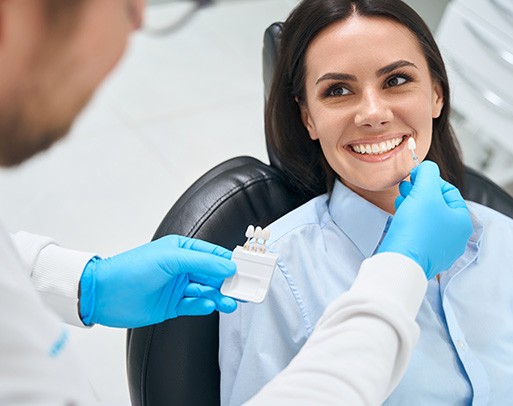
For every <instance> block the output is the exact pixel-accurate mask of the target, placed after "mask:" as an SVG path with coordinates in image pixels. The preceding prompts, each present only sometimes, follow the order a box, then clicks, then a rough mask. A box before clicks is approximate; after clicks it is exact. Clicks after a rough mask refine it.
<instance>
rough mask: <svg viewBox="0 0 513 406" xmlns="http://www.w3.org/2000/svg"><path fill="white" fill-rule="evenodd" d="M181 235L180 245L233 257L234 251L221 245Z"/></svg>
mask: <svg viewBox="0 0 513 406" xmlns="http://www.w3.org/2000/svg"><path fill="white" fill-rule="evenodd" d="M177 237H179V247H180V248H183V249H187V250H191V251H198V252H204V253H206V254H212V255H216V256H218V257H222V258H226V259H232V252H231V251H230V250H227V249H226V248H223V247H221V246H219V245H216V244H212V243H210V242H207V241H203V240H198V239H196V238H187V237H183V236H177Z"/></svg>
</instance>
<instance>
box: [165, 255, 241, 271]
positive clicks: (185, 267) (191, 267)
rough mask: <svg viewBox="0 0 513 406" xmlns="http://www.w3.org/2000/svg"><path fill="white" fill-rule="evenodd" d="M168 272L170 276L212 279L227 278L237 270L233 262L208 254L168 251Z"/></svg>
mask: <svg viewBox="0 0 513 406" xmlns="http://www.w3.org/2000/svg"><path fill="white" fill-rule="evenodd" d="M167 262H168V266H169V270H168V272H169V273H170V274H172V275H176V274H177V273H182V274H183V273H187V274H196V275H205V276H209V277H214V278H228V277H229V276H232V275H233V274H234V273H235V271H236V270H237V266H236V265H235V262H232V261H230V260H228V259H225V258H221V257H218V256H215V255H212V254H210V253H205V252H198V251H191V250H187V249H181V250H180V251H179V252H176V251H174V252H173V251H172V250H170V252H169V258H168V261H167Z"/></svg>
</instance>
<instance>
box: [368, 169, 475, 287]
mask: <svg viewBox="0 0 513 406" xmlns="http://www.w3.org/2000/svg"><path fill="white" fill-rule="evenodd" d="M410 179H411V182H407V181H403V182H401V184H400V185H399V191H400V196H399V197H398V198H397V199H396V202H395V207H396V210H397V211H396V214H395V216H394V218H393V220H392V223H391V225H390V228H389V230H388V232H387V234H386V236H385V238H384V239H383V242H382V243H381V245H380V247H379V249H378V253H380V252H397V253H399V254H403V255H406V256H407V257H409V258H411V259H413V260H414V261H416V262H417V263H418V264H419V265H420V266H421V267H422V269H423V270H424V272H425V274H426V277H427V278H428V279H431V278H432V277H434V276H435V275H437V274H438V273H440V272H443V271H446V270H447V269H449V268H450V267H451V266H452V264H453V263H454V262H455V261H456V259H458V258H459V257H460V256H461V255H462V254H463V253H464V252H465V247H466V245H467V242H468V239H469V238H470V235H471V234H472V230H473V228H472V221H471V220H470V214H469V211H468V209H467V205H466V204H465V201H464V200H463V198H462V197H461V194H460V192H459V190H458V189H456V188H455V187H454V186H453V185H451V184H450V183H448V182H446V181H444V180H443V179H442V178H440V170H439V169H438V166H437V165H436V164H435V163H434V162H431V161H424V162H422V163H421V164H420V165H419V166H417V167H415V168H413V170H412V171H411V177H410Z"/></svg>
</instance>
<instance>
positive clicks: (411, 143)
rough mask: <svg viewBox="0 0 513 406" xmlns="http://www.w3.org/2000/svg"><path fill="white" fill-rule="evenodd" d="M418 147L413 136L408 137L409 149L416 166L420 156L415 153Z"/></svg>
mask: <svg viewBox="0 0 513 406" xmlns="http://www.w3.org/2000/svg"><path fill="white" fill-rule="evenodd" d="M416 148H417V143H416V142H415V140H414V139H413V137H410V138H408V149H409V150H410V151H411V157H412V159H413V162H414V163H415V166H418V165H419V157H418V156H417V154H416V153H415V149H416Z"/></svg>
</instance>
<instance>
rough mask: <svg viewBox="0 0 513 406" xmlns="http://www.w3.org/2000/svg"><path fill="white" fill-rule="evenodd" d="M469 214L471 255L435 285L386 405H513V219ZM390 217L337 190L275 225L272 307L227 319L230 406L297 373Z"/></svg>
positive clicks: (477, 209) (224, 372)
mask: <svg viewBox="0 0 513 406" xmlns="http://www.w3.org/2000/svg"><path fill="white" fill-rule="evenodd" d="M468 205H469V209H470V211H471V214H472V221H473V224H474V232H473V234H472V236H471V238H470V241H469V243H468V245H467V249H466V251H465V253H464V254H463V256H462V257H460V258H459V259H458V260H457V261H456V263H455V264H454V265H453V267H452V268H451V269H450V270H449V271H447V272H445V273H443V274H442V275H441V279H440V283H438V281H437V280H436V279H433V280H431V281H430V282H429V286H428V291H427V294H426V297H425V299H424V301H423V303H422V306H421V309H420V312H419V315H418V317H417V322H418V323H419V325H420V327H421V336H420V339H419V343H418V345H417V347H416V349H415V351H414V353H413V356H412V359H411V363H410V365H409V367H408V369H407V371H406V374H405V376H404V378H403V380H402V381H401V383H400V384H399V386H398V387H397V388H396V390H395V391H394V392H393V393H392V394H391V395H390V397H389V398H388V400H387V401H386V402H385V405H408V406H409V405H426V406H433V405H474V406H477V405H487V404H489V405H513V220H511V219H510V218H508V217H505V216H503V215H501V214H499V213H497V212H495V211H493V210H490V209H488V208H486V207H484V206H481V205H479V204H475V203H469V204H468ZM390 217H391V216H390V215H389V214H388V213H387V212H384V211H383V210H381V209H379V208H378V207H376V206H374V205H372V204H371V203H369V202H368V201H366V200H364V199H363V198H361V197H360V196H358V195H357V194H355V193H354V192H352V191H351V190H349V189H348V188H346V187H345V186H344V185H342V183H340V182H338V181H337V182H336V183H335V187H334V190H333V192H332V194H331V196H329V195H322V196H319V197H316V198H315V199H313V200H311V201H310V202H308V203H306V204H304V205H303V206H301V207H299V208H298V209H296V210H294V211H293V212H291V213H289V214H287V215H286V216H284V217H282V218H281V219H279V220H278V221H276V222H275V223H274V224H272V226H271V240H270V246H269V249H270V251H272V252H276V253H278V254H279V256H280V258H279V261H278V268H277V269H276V272H275V274H274V277H273V280H272V283H271V290H270V291H269V293H268V296H267V298H266V300H265V302H264V303H262V304H259V305H258V304H253V303H245V304H241V305H240V306H239V309H238V310H237V311H236V312H235V313H233V314H228V315H226V314H221V321H220V368H221V398H222V405H223V406H227V405H230V406H234V405H240V404H241V403H243V402H244V401H246V400H247V399H249V398H250V397H251V396H252V395H254V394H255V393H256V392H258V390H259V389H260V388H261V387H262V386H263V385H264V384H265V383H266V382H268V381H269V380H271V379H272V378H273V377H274V376H275V375H276V374H278V373H279V372H280V371H281V370H282V369H284V368H285V367H286V366H287V364H288V363H289V362H290V360H291V359H292V358H293V357H294V356H295V355H296V354H297V353H298V352H299V350H300V349H301V347H302V346H303V344H304V343H305V341H306V340H307V338H308V337H309V336H310V334H311V333H312V331H313V328H314V326H315V323H316V322H317V320H318V319H319V317H320V316H321V315H322V313H323V311H324V309H325V308H326V306H327V305H328V304H329V303H330V302H331V301H332V300H333V299H335V298H336V297H337V296H338V295H339V294H340V293H342V292H344V291H346V290H347V289H348V288H349V287H350V286H351V284H352V283H353V280H354V278H355V277H356V274H357V272H358V269H359V267H360V264H361V263H362V261H363V260H364V259H365V258H368V257H370V256H371V255H372V254H373V253H374V251H375V250H376V248H377V247H378V245H379V243H380V241H381V239H382V238H383V235H384V233H385V232H386V230H387V228H388V223H389V219H390ZM440 232H443V230H440ZM376 339H379V337H376ZM386 350H387V349H386V348H383V351H386ZM341 368H343V366H342V365H341Z"/></svg>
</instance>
